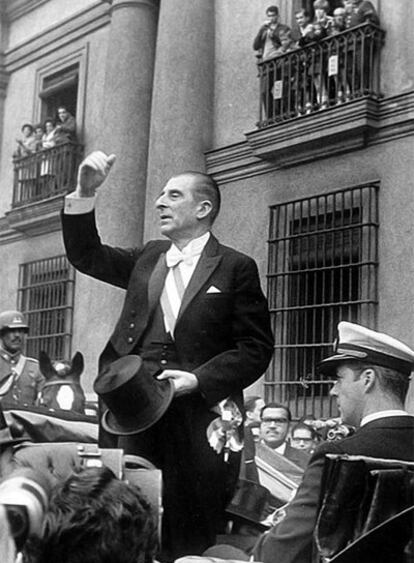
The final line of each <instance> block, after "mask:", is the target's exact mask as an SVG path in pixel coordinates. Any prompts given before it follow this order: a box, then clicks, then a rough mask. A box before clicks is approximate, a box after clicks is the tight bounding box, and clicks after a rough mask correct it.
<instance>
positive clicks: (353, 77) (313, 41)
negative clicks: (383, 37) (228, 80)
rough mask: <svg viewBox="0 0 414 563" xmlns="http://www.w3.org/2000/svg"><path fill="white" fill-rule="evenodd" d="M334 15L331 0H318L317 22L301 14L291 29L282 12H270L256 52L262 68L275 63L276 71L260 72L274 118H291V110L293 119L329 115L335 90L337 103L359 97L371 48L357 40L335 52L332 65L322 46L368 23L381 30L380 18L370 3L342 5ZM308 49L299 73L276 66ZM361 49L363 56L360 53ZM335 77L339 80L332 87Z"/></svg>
mask: <svg viewBox="0 0 414 563" xmlns="http://www.w3.org/2000/svg"><path fill="white" fill-rule="evenodd" d="M329 12H330V5H329V1H328V0H315V2H314V3H313V16H312V14H311V13H310V12H309V11H308V10H306V9H300V10H298V11H297V12H296V13H295V19H296V24H297V25H296V27H295V28H293V29H291V28H290V27H289V26H287V25H286V24H284V23H281V22H280V21H279V9H278V7H277V6H269V7H268V8H267V10H266V17H267V19H266V21H265V22H264V23H263V25H262V26H261V27H260V29H259V31H258V33H257V35H256V37H255V39H254V41H253V49H254V50H255V51H256V52H257V56H258V58H259V61H260V62H265V63H266V62H270V61H273V63H272V66H271V67H268V68H262V71H261V80H262V82H263V84H262V99H263V104H264V109H265V113H266V114H267V116H268V117H269V118H270V117H276V118H278V117H280V116H281V115H282V116H284V117H286V112H287V111H288V108H289V117H291V116H294V115H297V114H301V113H311V112H312V111H313V110H314V109H326V108H327V107H328V103H329V98H330V89H331V90H332V89H333V90H335V91H334V98H335V102H336V103H342V102H344V101H347V100H349V99H351V97H352V95H353V94H354V93H355V92H356V91H359V89H360V86H361V84H360V79H361V76H360V75H361V73H362V72H363V71H364V73H367V70H368V65H370V64H371V63H372V61H371V59H370V56H371V54H370V53H369V51H370V48H368V43H367V45H366V46H365V47H364V43H363V42H362V41H360V40H359V39H358V40H357V39H355V40H353V41H349V42H348V43H343V48H342V50H341V49H339V48H337V47H335V48H332V49H331V51H330V56H331V62H329V60H328V56H327V53H326V52H325V51H323V50H321V49H319V48H318V46H317V44H318V42H320V41H321V40H323V39H325V38H327V37H332V36H335V35H338V34H339V33H342V32H344V31H347V30H349V29H352V28H355V27H357V26H359V25H361V24H363V23H372V24H375V25H379V18H378V14H377V12H376V10H375V8H374V6H373V4H372V3H371V2H369V1H367V0H343V2H342V6H338V7H336V8H335V9H334V10H333V11H332V15H330V13H329ZM366 42H367V41H366ZM308 46H310V47H311V50H310V51H309V52H308V53H307V54H306V56H304V57H302V58H301V59H300V60H301V64H300V69H299V68H296V67H295V64H297V61H296V62H295V64H294V63H293V62H292V61H290V63H289V64H286V63H281V62H277V60H278V58H280V57H281V56H282V55H285V54H286V53H289V52H291V51H294V50H297V49H301V48H305V47H308ZM358 49H359V50H361V52H360V53H358V52H356V51H358ZM362 51H364V52H362ZM333 58H335V61H333ZM329 65H330V66H329ZM334 67H335V69H334ZM331 76H335V77H336V79H335V80H334V84H333V86H332V84H331V82H332V80H330V77H331Z"/></svg>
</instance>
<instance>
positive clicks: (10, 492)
mask: <svg viewBox="0 0 414 563" xmlns="http://www.w3.org/2000/svg"><path fill="white" fill-rule="evenodd" d="M51 488H52V487H51V481H50V479H49V477H48V476H47V475H46V474H44V473H42V472H40V471H35V470H33V469H30V468H22V469H18V470H15V471H13V472H12V473H10V475H9V476H8V477H7V478H5V479H3V481H2V482H1V483H0V554H1V556H2V557H1V561H2V563H15V562H17V561H19V560H20V552H22V551H23V549H24V547H25V545H26V541H28V540H29V538H34V537H37V538H39V537H40V536H41V533H42V523H43V519H44V516H45V513H46V510H47V506H48V500H49V496H50V492H51ZM18 554H19V555H18Z"/></svg>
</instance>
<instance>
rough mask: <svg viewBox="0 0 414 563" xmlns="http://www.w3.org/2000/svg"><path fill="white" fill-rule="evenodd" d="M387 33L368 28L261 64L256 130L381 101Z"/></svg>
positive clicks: (349, 31)
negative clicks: (356, 103)
mask: <svg viewBox="0 0 414 563" xmlns="http://www.w3.org/2000/svg"><path fill="white" fill-rule="evenodd" d="M384 35H385V33H384V31H383V30H381V29H380V28H379V27H377V26H376V25H373V24H371V23H365V24H362V25H360V26H357V27H354V28H352V29H349V30H347V31H343V32H342V33H338V34H336V35H332V36H330V37H326V38H325V39H322V40H320V41H317V42H313V43H310V44H309V45H307V46H305V47H303V48H301V49H294V50H293V51H289V52H287V53H286V54H284V55H281V56H279V57H276V58H274V59H272V60H269V61H262V62H259V63H258V70H259V82H260V112H259V122H258V124H257V125H258V127H266V126H268V125H273V124H275V123H280V122H284V121H286V120H289V119H293V118H297V117H301V116H303V115H307V114H312V113H314V112H316V111H320V110H323V109H327V108H329V107H333V106H337V105H338V104H342V103H346V102H349V101H351V100H355V99H358V98H363V97H365V96H371V97H375V98H378V97H379V96H380V79H379V70H380V57H379V54H380V49H381V46H382V44H383V40H384Z"/></svg>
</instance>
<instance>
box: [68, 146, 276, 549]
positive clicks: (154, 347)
mask: <svg viewBox="0 0 414 563" xmlns="http://www.w3.org/2000/svg"><path fill="white" fill-rule="evenodd" d="M114 160H115V157H114V156H113V155H111V156H107V155H105V154H104V153H102V152H100V151H96V152H94V153H92V154H91V155H89V156H88V157H87V158H86V159H85V160H84V162H83V163H82V164H81V166H80V170H79V176H78V186H77V189H76V190H75V192H74V193H73V194H70V195H69V196H67V197H66V202H65V211H64V213H63V215H62V221H63V235H64V240H65V246H66V251H67V255H68V258H69V260H70V261H71V263H72V264H73V265H74V266H75V267H76V268H77V269H78V270H79V271H81V272H83V273H86V274H88V275H90V276H92V277H94V278H96V279H98V280H101V281H104V282H107V283H110V284H112V285H115V286H118V287H121V288H123V289H126V296H125V303H124V307H123V310H122V313H121V316H120V318H119V321H118V323H117V325H116V327H115V330H114V332H113V334H112V336H111V338H110V340H109V342H108V343H107V345H106V347H105V349H104V351H103V353H102V355H101V358H100V366H101V369H102V368H103V367H105V365H108V363H110V362H112V361H114V360H117V359H118V358H120V357H123V356H125V355H128V354H136V355H139V356H140V357H141V358H142V360H143V362H144V365H145V366H146V368H147V369H148V370H149V371H150V372H151V373H152V374H153V375H154V377H157V378H158V379H159V380H161V381H163V380H165V379H169V380H171V381H172V385H173V390H174V398H173V400H172V402H171V404H170V406H169V407H168V409H167V411H166V413H165V414H164V415H163V416H162V417H161V419H160V420H159V421H158V422H157V423H156V424H154V425H153V426H152V427H151V428H149V429H148V430H146V431H145V432H142V433H140V434H133V435H129V436H126V437H121V438H120V439H119V440H118V446H119V447H122V448H124V450H125V452H126V453H133V454H138V455H141V456H144V457H147V458H149V459H150V460H151V461H152V462H153V463H155V465H157V466H158V467H159V468H161V469H162V470H163V478H164V486H165V490H164V508H165V513H164V524H163V551H164V553H165V558H166V559H171V558H176V557H178V556H180V555H183V554H186V553H201V552H202V551H203V550H204V549H205V548H206V547H208V546H209V545H212V544H213V543H214V539H215V533H216V528H217V525H218V522H220V519H221V518H222V514H223V512H224V507H225V504H226V503H227V502H228V500H229V499H230V497H231V493H232V490H233V488H234V483H235V481H236V479H237V465H238V460H237V462H236V463H234V467H232V462H234V461H235V459H236V458H237V456H236V455H230V458H229V461H230V463H226V461H225V456H224V452H223V451H221V453H220V454H218V453H216V451H214V450H213V448H212V447H210V444H209V442H208V440H207V435H206V431H207V427H208V426H209V425H210V423H211V422H212V421H213V420H214V419H215V418H216V417H217V404H218V403H219V402H220V401H223V400H224V399H226V398H228V397H229V398H230V399H232V400H233V401H234V403H235V404H236V405H237V406H238V408H239V409H240V411H242V409H243V406H242V405H243V400H242V390H243V388H245V387H247V386H248V385H250V384H251V383H253V382H254V381H255V380H256V379H257V378H259V377H260V376H261V375H262V373H263V372H264V371H265V370H266V368H267V366H268V363H269V361H270V357H271V354H272V350H273V338H272V333H271V329H270V322H269V313H268V307H267V302H266V299H265V297H264V295H263V293H262V290H261V287H260V280H259V276H258V271H257V266H256V264H255V262H254V260H252V259H251V258H249V257H247V256H246V255H244V254H241V253H240V252H237V251H235V250H233V249H231V248H229V247H226V246H223V245H221V244H220V243H219V242H218V240H217V239H216V238H215V237H214V236H213V234H212V233H211V226H212V224H213V221H214V219H215V217H216V216H217V213H218V211H219V207H220V193H219V190H218V187H217V185H216V183H215V182H214V180H213V179H212V178H211V177H209V176H208V175H206V174H202V173H199V172H185V173H183V174H179V175H177V176H174V177H172V178H171V179H170V180H169V181H168V182H167V184H166V185H165V187H164V188H163V190H162V191H161V194H160V196H159V197H158V199H157V201H156V210H157V215H158V221H159V224H160V231H161V234H162V235H164V236H165V237H167V239H164V240H155V241H150V242H148V243H147V244H146V245H144V246H143V247H141V248H134V249H120V248H112V247H109V246H106V245H103V244H102V243H101V241H100V238H99V235H98V232H97V228H96V224H95V216H94V211H93V209H94V200H95V191H96V188H97V187H99V186H100V185H101V183H102V182H103V181H104V180H105V178H106V176H107V174H108V173H109V170H110V168H111V166H112V164H113V162H114ZM177 267H178V270H179V278H180V280H179V281H177V279H176V273H177ZM180 284H181V285H182V286H183V287H182V289H183V290H184V295H183V296H182V297H180V290H179V286H180ZM101 436H102V438H101V444H109V443H110V442H109V441H107V440H106V438H107V436H105V434H104V433H103V432H102V433H101ZM230 468H231V470H230V471H229V469H230ZM230 474H231V479H230V481H229V477H230Z"/></svg>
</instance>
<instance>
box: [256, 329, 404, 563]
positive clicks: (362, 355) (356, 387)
mask: <svg viewBox="0 0 414 563" xmlns="http://www.w3.org/2000/svg"><path fill="white" fill-rule="evenodd" d="M413 370H414V350H412V349H411V348H409V347H408V346H407V345H406V344H404V343H402V342H400V341H399V340H396V339H395V338H392V337H391V336H388V335H387V334H383V333H380V332H376V331H373V330H370V329H368V328H365V327H363V326H360V325H357V324H354V323H349V322H340V323H339V325H338V337H337V339H336V340H335V342H334V355H332V356H330V357H328V358H326V359H325V360H323V361H322V362H321V364H320V371H321V372H322V373H324V374H326V375H327V376H328V377H329V379H332V378H335V379H336V381H335V383H334V385H333V387H332V389H331V391H330V394H331V395H332V396H333V397H335V399H336V401H337V403H338V408H339V412H340V415H341V418H342V422H343V423H344V424H349V425H351V426H354V427H356V428H357V431H356V432H355V434H353V435H352V436H350V437H348V438H344V439H343V440H339V441H332V442H330V441H328V442H324V443H323V444H321V445H320V446H318V447H317V448H316V450H315V452H314V453H313V455H312V457H311V459H310V461H309V465H308V467H307V468H306V470H305V473H304V475H303V480H302V483H301V484H300V485H299V488H298V490H297V492H296V495H295V497H294V499H293V500H292V501H291V503H290V504H289V505H288V506H287V507H286V516H285V518H284V519H283V520H282V521H281V522H279V523H278V524H276V526H274V527H273V528H272V529H271V530H270V531H269V532H267V533H265V534H264V535H262V536H261V538H260V540H259V541H258V543H257V544H256V546H255V548H254V550H253V554H254V560H256V561H262V562H263V563H311V561H312V539H313V531H314V528H315V522H316V517H317V511H318V502H319V496H320V492H321V478H322V471H323V467H324V460H325V455H326V454H328V453H329V454H349V455H365V456H370V457H378V458H385V459H400V460H405V461H414V417H413V416H411V415H409V414H408V413H407V412H406V411H405V409H404V402H405V399H406V396H407V392H408V387H409V383H410V374H411V372H412V371H413ZM344 518H346V514H344Z"/></svg>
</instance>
